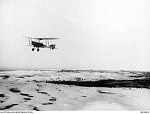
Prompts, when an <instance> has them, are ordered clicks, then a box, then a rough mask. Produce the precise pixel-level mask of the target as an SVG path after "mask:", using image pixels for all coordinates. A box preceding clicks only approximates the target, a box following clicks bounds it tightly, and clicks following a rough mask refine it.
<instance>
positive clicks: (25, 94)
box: [20, 93, 33, 97]
mask: <svg viewBox="0 0 150 114" xmlns="http://www.w3.org/2000/svg"><path fill="white" fill-rule="evenodd" d="M20 95H23V96H27V97H33V96H31V95H29V94H27V93H20Z"/></svg>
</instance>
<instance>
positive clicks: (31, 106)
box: [28, 105, 40, 111]
mask: <svg viewBox="0 0 150 114" xmlns="http://www.w3.org/2000/svg"><path fill="white" fill-rule="evenodd" d="M28 107H29V108H32V110H35V111H40V110H39V109H38V107H36V106H33V105H29V106H28Z"/></svg>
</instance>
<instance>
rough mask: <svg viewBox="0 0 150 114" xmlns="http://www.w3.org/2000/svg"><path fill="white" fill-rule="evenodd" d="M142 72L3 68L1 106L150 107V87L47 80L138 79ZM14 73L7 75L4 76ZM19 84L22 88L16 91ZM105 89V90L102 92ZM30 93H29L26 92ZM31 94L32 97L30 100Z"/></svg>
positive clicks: (47, 107) (0, 80)
mask: <svg viewBox="0 0 150 114" xmlns="http://www.w3.org/2000/svg"><path fill="white" fill-rule="evenodd" d="M137 74H138V75H140V72H137V73H131V72H121V71H119V72H78V73H76V72H57V71H7V72H0V94H1V95H2V94H4V95H5V96H4V97H0V102H1V103H0V109H1V110H3V108H4V107H6V106H9V105H12V104H17V105H14V106H12V107H11V108H8V109H5V110H34V109H35V107H36V108H37V109H38V110H43V111H45V110H104V111H107V110H150V90H149V89H144V88H140V89H135V88H106V87H105V88H104V87H103V88H102V87H79V86H72V85H61V84H51V83H45V81H46V80H61V81H63V80H71V81H75V80H77V79H79V78H80V79H82V80H86V81H88V80H89V81H91V80H92V81H93V80H101V79H115V80H125V79H131V80H132V79H135V77H134V78H133V77H130V76H131V75H132V76H137ZM6 75H7V76H10V77H9V78H6V79H4V78H3V77H4V76H6ZM11 88H17V89H18V90H20V92H12V91H10V89H11ZM99 91H101V92H102V93H101V92H99ZM22 93H23V94H28V95H29V96H30V97H29V96H25V95H22ZM26 98H29V100H26Z"/></svg>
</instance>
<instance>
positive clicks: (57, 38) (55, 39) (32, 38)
mask: <svg viewBox="0 0 150 114" xmlns="http://www.w3.org/2000/svg"><path fill="white" fill-rule="evenodd" d="M25 38H29V39H38V40H56V39H59V38H39V37H35V38H33V37H25Z"/></svg>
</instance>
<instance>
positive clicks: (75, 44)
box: [0, 0, 150, 71]
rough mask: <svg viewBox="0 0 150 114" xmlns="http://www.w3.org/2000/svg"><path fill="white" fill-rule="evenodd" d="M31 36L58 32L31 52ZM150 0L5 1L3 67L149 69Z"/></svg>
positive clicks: (0, 16) (1, 2)
mask: <svg viewBox="0 0 150 114" xmlns="http://www.w3.org/2000/svg"><path fill="white" fill-rule="evenodd" d="M23 36H29V37H59V38H60V39H59V40H56V41H53V43H56V47H57V48H58V49H57V50H53V51H50V50H49V49H41V50H40V52H37V51H34V52H32V51H31V47H28V46H26V45H28V40H27V39H25V38H23ZM149 43H150V1H149V0H0V69H8V68H9V69H11V68H13V69H16V68H17V69H18V68H29V69H30V68H34V69H36V68H42V69H44V68H68V69H100V70H101V69H106V70H149V71H150V59H149V58H150V45H149Z"/></svg>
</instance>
